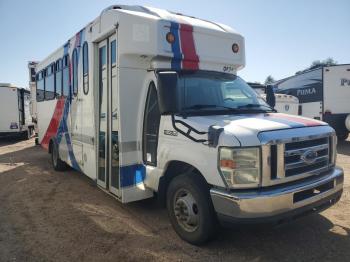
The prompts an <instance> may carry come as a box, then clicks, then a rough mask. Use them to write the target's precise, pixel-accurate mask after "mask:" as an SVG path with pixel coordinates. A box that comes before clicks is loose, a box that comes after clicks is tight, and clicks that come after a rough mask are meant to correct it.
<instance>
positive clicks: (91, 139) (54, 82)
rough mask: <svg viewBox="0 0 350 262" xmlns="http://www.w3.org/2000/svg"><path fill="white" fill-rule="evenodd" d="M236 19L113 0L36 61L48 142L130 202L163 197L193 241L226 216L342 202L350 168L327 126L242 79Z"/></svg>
mask: <svg viewBox="0 0 350 262" xmlns="http://www.w3.org/2000/svg"><path fill="white" fill-rule="evenodd" d="M244 64H245V50H244V38H243V37H242V36H241V35H240V34H238V33H237V32H235V31H234V30H233V29H231V28H230V27H228V26H225V25H222V24H219V23H213V22H210V21H206V20H201V19H197V18H194V17H190V16H185V15H181V14H176V13H172V12H168V11H165V10H160V9H156V8H149V7H141V6H124V5H121V6H119V5H118V6H117V5H115V6H111V7H109V8H107V9H105V10H104V11H103V12H102V13H101V15H100V16H99V17H98V18H96V19H95V20H94V21H92V22H91V23H89V24H88V25H87V26H86V27H84V28H83V29H82V30H81V31H79V32H78V33H77V34H76V35H75V36H74V37H72V38H71V39H69V40H68V41H67V42H66V43H65V44H64V45H63V46H62V47H61V48H59V49H58V50H57V51H55V52H54V53H53V54H51V55H50V56H49V57H48V58H46V59H45V60H43V61H42V62H40V63H39V64H38V65H37V66H36V72H37V75H36V93H37V117H38V128H39V142H40V144H41V145H42V147H44V148H45V149H47V150H48V151H49V152H50V153H51V157H52V163H53V166H54V168H55V169H56V170H64V169H65V168H66V166H67V165H69V166H71V167H73V168H74V169H76V170H78V171H79V172H82V173H84V174H85V175H87V176H88V177H90V178H91V179H93V180H95V181H96V183H97V185H98V186H99V187H101V188H102V189H103V190H104V191H106V192H109V193H110V194H112V195H114V196H115V197H116V198H118V199H119V200H120V201H121V202H123V203H127V202H131V201H136V200H141V199H146V198H150V197H153V196H154V195H157V197H158V198H159V199H160V200H162V202H163V203H164V204H165V205H166V206H167V209H168V212H169V217H170V221H171V223H172V225H173V227H174V229H175V230H176V232H177V233H178V234H179V235H180V237H181V238H183V239H185V240H186V241H188V242H190V243H194V244H200V243H203V242H204V241H206V240H208V239H209V238H210V237H211V236H212V235H213V234H214V232H215V228H216V227H215V225H216V223H217V220H218V219H219V221H222V222H225V221H243V222H244V221H251V220H254V221H258V222H259V221H260V222H261V221H265V220H267V219H274V220H279V219H281V218H283V217H294V216H295V215H297V214H300V213H304V212H307V211H310V210H320V209H321V208H324V207H325V206H330V205H332V204H333V203H335V202H336V201H337V200H338V199H339V197H340V195H341V192H342V186H343V171H342V169H340V168H338V167H336V166H335V156H336V139H335V134H334V130H333V129H332V128H331V127H329V126H328V125H327V124H326V123H324V122H320V121H317V120H313V119H308V118H302V117H297V116H291V115H285V114H280V113H274V110H272V109H271V108H270V107H269V106H268V105H267V104H266V103H265V102H264V100H263V99H261V98H260V97H258V96H257V94H256V93H255V92H254V91H253V90H252V89H251V88H250V87H249V86H248V85H247V84H246V83H245V82H244V81H243V80H242V79H241V78H240V77H238V76H237V70H239V69H241V68H243V66H244Z"/></svg>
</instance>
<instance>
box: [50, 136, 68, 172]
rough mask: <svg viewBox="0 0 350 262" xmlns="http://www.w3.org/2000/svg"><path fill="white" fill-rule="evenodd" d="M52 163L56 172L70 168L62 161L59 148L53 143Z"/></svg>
mask: <svg viewBox="0 0 350 262" xmlns="http://www.w3.org/2000/svg"><path fill="white" fill-rule="evenodd" d="M51 163H52V166H53V169H55V170H56V171H65V170H67V168H68V165H67V164H66V163H65V162H63V161H62V160H61V158H60V155H59V151H58V146H57V144H56V143H55V142H53V143H52V151H51Z"/></svg>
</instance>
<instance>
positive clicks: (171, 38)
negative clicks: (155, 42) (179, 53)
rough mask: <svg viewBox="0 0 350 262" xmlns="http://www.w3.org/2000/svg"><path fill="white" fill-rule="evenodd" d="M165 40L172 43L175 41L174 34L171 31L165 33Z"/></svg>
mask: <svg viewBox="0 0 350 262" xmlns="http://www.w3.org/2000/svg"><path fill="white" fill-rule="evenodd" d="M166 41H167V42H168V43H169V44H173V43H174V42H175V36H174V34H173V33H172V32H169V33H167V34H166Z"/></svg>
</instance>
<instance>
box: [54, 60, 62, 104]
mask: <svg viewBox="0 0 350 262" xmlns="http://www.w3.org/2000/svg"><path fill="white" fill-rule="evenodd" d="M57 65H59V69H57ZM62 69H63V59H62V58H59V59H57V60H56V62H55V93H56V97H61V96H62V95H63V72H62V71H63V70H62ZM59 72H61V77H60V78H61V86H60V87H59V88H58V87H57V82H56V81H57V73H59ZM57 89H60V90H61V94H58V93H57Z"/></svg>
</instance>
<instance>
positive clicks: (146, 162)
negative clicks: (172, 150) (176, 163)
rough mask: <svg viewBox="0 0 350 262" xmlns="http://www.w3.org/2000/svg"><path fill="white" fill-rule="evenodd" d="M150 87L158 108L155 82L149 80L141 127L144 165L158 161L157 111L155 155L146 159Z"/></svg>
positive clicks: (153, 164)
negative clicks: (149, 159) (150, 158)
mask: <svg viewBox="0 0 350 262" xmlns="http://www.w3.org/2000/svg"><path fill="white" fill-rule="evenodd" d="M152 89H153V90H154V93H155V97H156V99H157V104H158V109H159V99H158V90H157V88H156V84H155V83H154V82H153V81H152V82H150V84H149V85H148V90H147V96H146V101H145V106H144V114H143V127H142V159H143V162H144V163H145V164H146V165H150V166H157V162H158V152H157V151H158V143H159V128H160V120H161V117H162V116H161V114H160V112H159V123H158V133H157V136H156V145H155V148H156V151H155V155H154V158H155V159H154V160H153V161H151V162H150V161H148V160H147V151H146V150H147V146H146V145H147V133H146V131H147V130H146V128H147V125H146V123H147V122H146V120H147V116H148V114H147V111H148V110H147V109H148V106H149V101H150V96H151V92H152Z"/></svg>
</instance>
